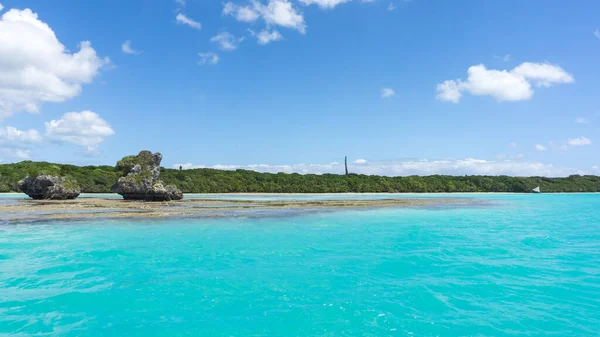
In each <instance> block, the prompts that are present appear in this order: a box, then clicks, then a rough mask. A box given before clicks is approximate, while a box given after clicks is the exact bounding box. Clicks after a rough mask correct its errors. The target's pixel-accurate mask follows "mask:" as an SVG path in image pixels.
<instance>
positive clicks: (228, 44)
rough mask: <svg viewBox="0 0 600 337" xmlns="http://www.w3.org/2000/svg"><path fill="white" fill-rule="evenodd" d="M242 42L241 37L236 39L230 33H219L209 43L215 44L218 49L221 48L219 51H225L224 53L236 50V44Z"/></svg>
mask: <svg viewBox="0 0 600 337" xmlns="http://www.w3.org/2000/svg"><path fill="white" fill-rule="evenodd" d="M243 40H244V38H243V37H240V38H236V37H235V36H233V35H232V34H231V33H228V32H222V33H219V34H217V35H215V36H213V37H212V38H211V39H210V41H211V42H215V43H216V44H218V45H219V48H221V50H225V51H232V50H236V49H237V47H238V44H239V43H240V42H242V41H243Z"/></svg>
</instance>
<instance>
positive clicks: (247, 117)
mask: <svg viewBox="0 0 600 337" xmlns="http://www.w3.org/2000/svg"><path fill="white" fill-rule="evenodd" d="M0 3H1V4H2V5H1V6H0V7H1V8H3V10H2V11H1V12H0V16H2V21H0V25H1V26H0V75H2V76H0V77H4V78H5V79H4V80H2V79H0V161H2V162H15V161H20V160H23V159H31V160H45V161H52V162H64V163H75V164H108V165H113V164H114V163H115V162H116V161H117V160H118V159H120V158H121V157H123V156H124V155H128V154H133V153H137V152H138V151H139V150H141V149H150V150H152V151H160V152H162V153H163V157H164V160H163V165H164V166H166V167H172V166H176V167H178V166H179V165H183V166H184V167H185V168H191V167H204V166H208V167H213V166H215V165H217V166H215V167H220V168H226V169H231V168H238V167H242V168H250V169H256V170H260V171H270V172H276V171H285V172H301V173H309V172H314V173H324V172H342V170H343V168H342V165H341V164H331V163H334V162H337V163H342V162H343V158H344V156H345V155H347V156H348V158H349V160H350V162H351V163H352V164H351V167H352V170H353V171H355V172H359V173H376V174H387V175H405V174H433V173H446V174H511V175H533V174H539V175H549V176H559V175H567V174H571V173H595V174H600V168H599V167H600V156H599V151H598V146H597V141H599V140H598V139H596V138H597V135H598V134H600V133H599V131H600V130H599V127H598V125H600V106H599V105H600V102H599V100H598V93H597V92H598V85H597V84H596V83H597V79H598V78H600V68H599V67H598V66H597V62H598V55H599V54H600V33H596V32H597V29H599V28H600V19H598V16H597V13H598V12H599V11H600V3H599V2H597V1H578V2H570V3H568V2H565V1H552V0H543V1H534V0H532V1H516V0H515V1H475V0H473V1H426V0H411V1H400V0H395V1H383V0H375V1H370V2H364V1H360V0H356V1H346V2H344V1H343V0H294V1H286V0H262V1H232V2H222V1H206V0H205V1H200V0H185V1H170V0H164V1H150V0H130V1H113V0H105V1H66V0H55V1H51V2H50V1H41V0H18V1H15V0H0ZM27 9H29V11H28V10H27ZM35 14H37V18H36V17H35ZM269 38H270V39H269ZM82 41H89V42H90V43H91V44H86V43H84V44H83V45H81V43H82ZM126 41H129V43H127V44H126ZM3 46H4V47H3ZM61 46H64V47H63V48H62V49H61ZM354 161H357V162H356V163H353V162H354ZM256 164H262V165H260V166H256ZM301 164H302V165H301Z"/></svg>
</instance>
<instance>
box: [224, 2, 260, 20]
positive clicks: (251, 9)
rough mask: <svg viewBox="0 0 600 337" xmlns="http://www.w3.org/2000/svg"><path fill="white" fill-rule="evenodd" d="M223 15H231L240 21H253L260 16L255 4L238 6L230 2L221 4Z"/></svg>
mask: <svg viewBox="0 0 600 337" xmlns="http://www.w3.org/2000/svg"><path fill="white" fill-rule="evenodd" d="M223 15H231V16H233V17H234V18H235V19H236V20H238V21H242V22H254V21H256V20H258V18H259V17H260V13H259V8H257V7H256V6H238V5H236V4H234V3H232V2H226V3H225V4H224V5H223Z"/></svg>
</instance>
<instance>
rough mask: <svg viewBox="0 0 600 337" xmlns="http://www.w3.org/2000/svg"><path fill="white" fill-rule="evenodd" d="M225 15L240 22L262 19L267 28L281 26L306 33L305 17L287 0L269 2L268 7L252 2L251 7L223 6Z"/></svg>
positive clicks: (228, 4) (271, 0)
mask: <svg viewBox="0 0 600 337" xmlns="http://www.w3.org/2000/svg"><path fill="white" fill-rule="evenodd" d="M223 15H231V16H233V17H235V18H236V20H238V21H242V22H254V21H256V20H258V18H262V20H263V21H264V22H265V24H266V25H267V27H268V28H269V27H271V26H281V27H284V28H289V29H295V30H297V31H299V32H300V33H302V34H304V33H306V24H305V23H304V16H303V15H302V13H301V12H300V11H298V10H296V8H294V6H293V4H292V3H291V2H290V1H287V0H269V2H268V3H267V4H266V5H263V4H261V3H260V2H259V1H256V0H252V1H251V2H250V5H247V6H239V5H235V4H233V3H231V2H227V3H225V4H224V5H223Z"/></svg>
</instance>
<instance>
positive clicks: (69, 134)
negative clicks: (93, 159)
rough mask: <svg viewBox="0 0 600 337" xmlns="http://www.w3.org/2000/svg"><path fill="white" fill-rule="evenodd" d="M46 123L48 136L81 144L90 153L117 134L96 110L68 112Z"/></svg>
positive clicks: (64, 141)
mask: <svg viewBox="0 0 600 337" xmlns="http://www.w3.org/2000/svg"><path fill="white" fill-rule="evenodd" d="M45 124H46V137H47V138H48V139H50V140H52V141H54V142H57V143H70V144H75V145H78V146H81V147H83V148H85V150H86V151H87V152H88V153H90V154H95V153H97V152H98V145H100V143H102V142H103V141H104V139H105V138H106V137H108V136H112V135H114V134H115V131H114V130H113V129H112V128H111V126H110V125H109V124H108V123H107V122H106V121H105V120H104V119H102V118H101V117H100V115H98V114H97V113H95V112H92V111H82V112H68V113H66V114H64V115H63V116H62V118H61V119H59V120H52V121H50V122H47V123H45Z"/></svg>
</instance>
